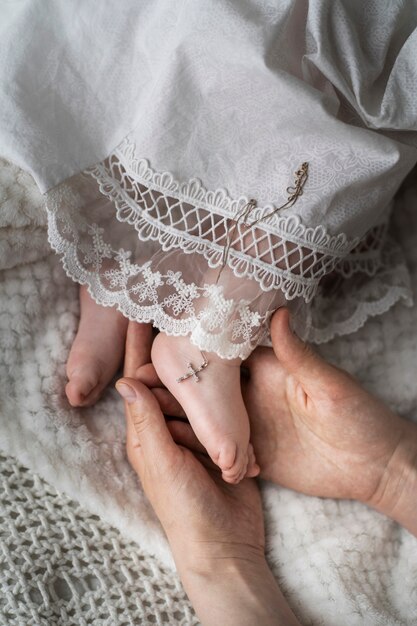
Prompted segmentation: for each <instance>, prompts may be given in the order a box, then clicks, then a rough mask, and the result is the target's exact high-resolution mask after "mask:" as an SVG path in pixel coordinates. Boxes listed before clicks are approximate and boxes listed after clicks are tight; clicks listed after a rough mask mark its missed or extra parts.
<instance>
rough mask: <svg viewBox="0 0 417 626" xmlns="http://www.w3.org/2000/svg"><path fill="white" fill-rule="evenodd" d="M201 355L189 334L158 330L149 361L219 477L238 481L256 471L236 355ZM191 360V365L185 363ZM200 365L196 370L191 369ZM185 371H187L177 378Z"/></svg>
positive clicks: (231, 481)
mask: <svg viewBox="0 0 417 626" xmlns="http://www.w3.org/2000/svg"><path fill="white" fill-rule="evenodd" d="M205 357H206V361H205V359H204V356H203V355H202V353H201V352H200V350H199V349H198V348H197V347H196V346H194V345H192V344H191V342H190V340H189V339H188V337H171V336H168V335H166V334H165V333H162V332H161V333H159V334H158V335H157V337H156V338H155V340H154V342H153V345H152V362H153V364H154V367H155V369H156V372H157V374H158V376H159V378H160V379H161V381H162V383H163V384H164V385H165V386H166V387H167V388H168V389H169V391H170V392H171V393H172V394H173V396H174V397H175V398H176V399H177V400H178V402H179V403H180V404H181V406H182V407H183V409H184V411H185V413H186V415H187V417H188V419H189V421H190V423H191V426H192V427H193V430H194V432H195V434H196V435H197V437H198V439H199V440H200V442H201V443H202V444H203V445H204V447H205V448H206V450H207V452H208V454H209V456H210V457H211V459H212V460H213V462H214V463H216V465H218V466H219V468H220V469H221V471H222V476H223V479H224V480H225V481H226V482H229V483H237V482H239V481H240V480H242V478H243V477H244V476H254V475H256V474H257V473H258V471H257V469H256V470H255V467H257V466H256V463H255V456H254V453H253V449H252V446H251V444H249V434H250V433H249V418H248V415H247V412H246V408H245V405H244V403H243V399H242V395H241V392H240V359H235V360H233V361H229V360H225V359H221V358H219V357H218V356H217V355H215V354H213V353H208V354H206V355H205ZM190 363H192V366H193V368H189V367H188V364H190ZM205 363H207V365H205ZM200 367H201V371H200V372H197V373H195V374H192V370H193V369H194V371H196V370H198V369H199V368H200ZM184 374H190V376H189V377H187V378H184V379H183V380H182V381H181V382H178V381H177V379H178V378H180V377H182V376H184ZM197 381H198V382H197Z"/></svg>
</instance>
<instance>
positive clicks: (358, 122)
mask: <svg viewBox="0 0 417 626" xmlns="http://www.w3.org/2000/svg"><path fill="white" fill-rule="evenodd" d="M2 18H3V23H4V28H3V30H2V38H0V59H6V60H7V63H3V64H2V65H1V64H0V112H1V113H0V115H1V122H2V123H1V124H0V145H2V149H3V150H4V152H3V154H4V155H5V156H7V157H8V158H10V159H11V160H13V161H14V162H16V163H19V164H20V165H21V166H22V167H24V168H25V169H26V170H28V171H29V172H31V173H32V174H33V176H34V178H35V180H36V181H37V182H38V185H39V186H40V188H41V190H42V191H48V195H49V206H50V215H49V223H50V240H51V243H52V245H53V246H54V247H55V249H57V250H58V251H59V252H60V253H61V254H62V255H63V257H64V263H65V267H66V270H67V273H68V274H69V275H71V276H72V277H73V278H75V279H76V280H78V281H79V282H83V283H87V284H88V285H89V289H90V292H91V293H92V294H93V296H94V297H95V298H96V299H97V301H98V302H100V303H102V304H104V305H115V306H118V307H119V309H120V310H122V311H123V312H124V314H125V315H127V316H129V317H131V318H133V319H137V320H139V321H140V320H142V321H147V320H149V321H153V322H154V323H155V324H156V325H158V326H159V327H160V328H161V329H162V330H165V331H166V332H168V333H173V334H190V336H191V339H192V341H194V343H196V344H197V345H199V346H200V347H201V348H202V349H206V350H214V351H216V352H218V354H220V355H221V356H224V357H226V358H232V357H235V356H240V357H245V356H247V355H248V353H249V352H250V351H251V350H252V349H253V347H254V346H255V345H257V344H258V343H259V342H260V341H262V339H263V337H264V335H265V332H266V328H267V322H268V319H269V316H270V314H271V312H272V311H273V310H274V309H276V308H277V307H278V306H280V305H282V304H283V303H284V302H286V301H289V302H290V303H291V307H292V308H294V309H296V310H297V315H298V317H299V319H300V320H301V319H304V320H308V319H313V318H314V317H315V316H314V315H313V314H310V313H309V312H308V306H310V305H309V302H310V301H312V299H313V297H314V295H315V293H316V292H317V290H318V285H319V283H322V279H323V278H324V277H325V276H326V275H331V274H332V273H333V272H334V271H338V272H339V273H344V274H345V275H349V276H350V275H352V274H353V273H354V272H355V273H358V271H357V270H359V269H361V270H362V269H364V270H365V272H366V273H367V274H369V275H375V272H377V271H378V266H380V265H381V259H380V258H379V255H380V252H379V250H380V249H381V245H379V246H378V245H375V246H374V247H373V246H372V240H373V239H375V241H379V242H380V244H381V243H382V233H383V227H384V225H385V224H386V222H387V220H388V214H389V206H390V201H391V199H392V197H393V196H394V194H395V193H396V191H397V189H398V187H399V185H400V184H401V181H402V180H403V179H404V178H405V176H406V175H407V173H408V172H409V171H410V169H411V168H412V167H413V165H414V164H415V163H416V161H417V149H416V146H417V138H416V133H415V131H416V128H417V97H416V92H415V85H416V84H417V0H405V1H402V0H401V1H400V0H398V1H397V0H395V1H394V2H393V1H392V0H382V1H381V0H370V1H369V2H367V3H363V2H362V1H361V0H335V1H334V2H329V3H323V2H322V1H321V0H309V1H308V2H305V1H304V0H284V1H283V2H280V3H276V6H273V5H272V4H271V3H270V2H268V1H266V0H248V1H247V2H245V3H242V2H241V1H240V0H227V1H225V2H217V1H216V2H214V1H213V2H204V3H203V2H194V1H193V0H182V2H181V3H180V5H177V4H176V3H172V2H169V0H156V1H155V2H153V3H152V9H150V8H149V3H148V2H146V1H145V0H126V1H125V2H124V4H123V11H118V10H117V11H115V10H114V6H113V4H112V3H101V5H100V8H99V9H98V8H97V6H96V5H95V3H90V2H85V3H82V6H81V5H80V6H78V5H77V7H76V8H75V5H74V6H73V5H72V3H68V2H67V1H66V0H54V1H52V0H45V1H44V2H41V1H40V0H34V2H33V3H27V4H25V5H24V6H20V5H19V6H18V7H16V6H15V5H14V3H6V7H5V8H4V15H3V16H2ZM110 24H111V36H109V25H110ZM27 32H30V33H31V37H30V38H28V37H27V36H26V35H27ZM45 40H47V41H48V42H49V44H48V50H47V51H45V45H44V42H45ZM34 81H36V88H33V83H34ZM123 138H124V139H123ZM145 159H146V160H145ZM303 162H308V163H309V178H308V180H307V183H306V186H305V188H304V193H303V195H302V196H301V197H300V198H299V199H298V200H297V202H296V203H295V204H294V205H293V206H292V207H291V208H289V209H288V210H286V211H285V212H282V213H278V214H275V215H274V216H272V217H268V215H269V212H270V209H271V207H277V206H279V205H282V204H283V202H285V200H286V196H285V189H286V188H287V187H288V186H289V185H291V184H293V172H294V171H295V170H296V169H297V168H298V167H299V166H300V164H301V163H303ZM80 172H84V174H82V175H80ZM167 172H170V173H167ZM77 176H78V178H77ZM64 181H67V183H65V182H64ZM200 181H202V182H200ZM62 185H64V187H62ZM251 198H254V199H255V200H256V203H257V207H258V208H257V209H255V210H254V211H253V212H252V217H250V219H252V222H251V223H252V224H253V223H254V222H253V221H254V220H256V219H257V218H260V219H261V220H262V221H261V222H259V223H257V224H256V226H253V225H252V227H251V226H250V225H249V226H245V225H244V224H239V225H238V226H237V227H236V229H235V230H234V234H235V241H234V243H233V245H232V247H231V249H230V252H229V255H228V258H227V267H226V268H225V269H224V270H223V271H222V272H221V276H220V278H219V269H220V265H221V257H222V251H223V250H224V247H225V244H226V243H227V235H226V233H227V232H228V231H229V230H230V228H232V230H233V221H234V218H236V216H237V215H238V214H239V209H240V208H241V207H242V205H243V204H244V202H245V201H246V200H248V199H251ZM249 221H250V220H249ZM378 233H380V234H378ZM352 251H354V253H353V256H352V257H349V256H348V255H349V254H350V253H351V252H352ZM371 257H372V258H371ZM344 258H345V259H346V260H345V261H343V259H344ZM350 284H351V285H352V286H353V283H352V282H350ZM398 297H399V296H398ZM303 302H304V303H306V304H305V305H302V303H303ZM301 305H302V306H301ZM307 305H308V306H307ZM312 306H314V305H312ZM342 327H343V328H346V329H348V330H349V328H350V329H351V330H352V329H354V325H352V326H350V327H349V325H348V324H343V325H342V324H339V325H338V330H337V332H341V329H342ZM302 334H303V336H309V334H310V335H311V336H314V333H310V331H309V329H308V328H304V329H303V331H302ZM324 334H327V335H328V336H330V335H331V334H332V331H331V329H330V330H328V331H326V332H325V333H324ZM323 336H324V335H323Z"/></svg>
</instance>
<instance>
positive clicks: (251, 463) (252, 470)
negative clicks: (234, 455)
mask: <svg viewBox="0 0 417 626" xmlns="http://www.w3.org/2000/svg"><path fill="white" fill-rule="evenodd" d="M259 472H260V467H259V465H258V464H257V462H256V457H255V452H254V449H253V446H252V444H251V443H250V444H249V446H248V466H247V469H246V474H245V476H246V478H255V476H258V475H259Z"/></svg>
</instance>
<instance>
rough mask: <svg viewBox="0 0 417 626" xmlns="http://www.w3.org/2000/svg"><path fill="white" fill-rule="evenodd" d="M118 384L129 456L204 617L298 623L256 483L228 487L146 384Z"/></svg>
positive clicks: (245, 623)
mask: <svg viewBox="0 0 417 626" xmlns="http://www.w3.org/2000/svg"><path fill="white" fill-rule="evenodd" d="M140 332H141V333H143V332H144V330H143V329H140ZM145 332H146V331H145ZM131 365H133V361H131ZM132 369H133V368H132ZM117 389H118V391H119V393H120V394H121V395H122V396H123V397H124V399H125V400H126V417H127V453H128V458H129V461H130V463H131V465H132V467H133V468H134V469H135V471H136V472H137V473H138V475H139V477H140V480H141V483H142V487H143V489H144V491H145V493H146V495H147V496H148V498H149V500H150V502H151V504H152V506H153V508H154V510H155V512H156V514H157V516H158V518H159V520H160V521H161V523H162V526H163V528H164V530H165V532H166V535H167V538H168V540H169V543H170V546H171V549H172V552H173V556H174V559H175V563H176V566H177V569H178V572H179V575H180V577H181V580H182V582H183V584H184V587H185V590H186V592H187V594H188V596H189V598H190V600H191V602H192V604H193V606H194V608H195V610H196V612H197V614H198V616H199V618H200V620H201V622H202V623H203V624H204V625H205V626H209V625H211V624H213V625H216V626H217V624H228V626H234V625H236V626H238V625H239V626H252V625H253V624H255V623H259V624H262V625H263V626H268V625H271V626H274V625H275V626H279V625H285V626H296V625H297V624H298V621H297V620H296V618H295V617H294V615H293V613H292V611H291V610H290V608H289V607H288V605H287V604H286V601H285V599H284V597H283V596H282V594H281V592H280V590H279V588H278V586H277V584H276V581H275V580H274V578H273V575H272V573H271V571H270V569H269V567H268V565H267V563H266V560H265V555H264V547H265V535H264V527H263V516H262V507H261V500H260V494H259V490H258V488H257V485H256V483H255V481H254V480H252V479H247V478H246V479H244V480H243V481H241V482H240V483H239V484H238V485H229V484H227V483H226V482H225V481H224V480H223V479H222V478H221V474H220V472H219V469H218V467H217V466H216V465H214V463H213V462H212V461H211V460H210V459H209V458H208V456H207V455H206V454H204V453H202V452H196V453H192V452H191V451H190V450H187V449H186V448H184V447H182V446H179V445H177V444H176V443H174V441H173V439H172V437H171V434H170V432H169V429H168V427H167V424H166V422H165V418H164V416H163V414H162V411H161V409H160V407H159V404H158V402H157V400H156V398H155V396H154V395H153V394H152V393H151V391H150V390H149V389H148V388H147V387H146V386H145V385H143V384H142V383H140V382H139V381H137V380H134V379H132V378H123V379H121V380H119V381H118V383H117Z"/></svg>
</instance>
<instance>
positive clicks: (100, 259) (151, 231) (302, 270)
mask: <svg viewBox="0 0 417 626" xmlns="http://www.w3.org/2000/svg"><path fill="white" fill-rule="evenodd" d="M247 202H248V198H246V197H242V198H239V199H238V200H233V199H232V198H230V197H229V196H228V195H227V193H226V192H225V190H222V189H220V190H216V191H210V190H206V189H204V187H203V186H202V184H201V182H200V181H199V180H197V179H193V180H191V181H189V182H187V183H179V182H177V181H175V180H174V178H173V176H172V175H171V174H169V173H168V172H163V173H160V172H155V171H153V170H152V169H151V167H150V166H149V164H148V163H147V161H146V160H144V159H138V158H137V157H136V155H135V150H134V146H133V145H132V143H131V142H130V141H129V140H128V139H127V140H125V141H123V142H122V144H121V146H120V147H119V148H118V149H117V150H116V151H115V153H113V154H112V155H110V157H109V158H108V159H106V160H105V161H104V162H103V163H99V164H97V165H96V166H95V167H93V168H91V169H89V170H87V171H86V172H84V173H83V174H81V175H80V176H76V177H73V178H72V179H71V180H69V181H67V182H66V183H64V184H63V185H61V186H58V187H57V188H56V189H54V190H52V191H50V192H49V193H48V194H47V206H48V218H49V219H48V223H49V241H50V243H51V245H52V247H53V248H54V249H55V250H56V251H57V252H58V253H60V254H62V257H63V263H64V267H65V269H66V272H67V274H68V275H69V276H70V277H71V278H73V279H74V280H76V281H78V282H80V283H84V284H87V285H88V287H89V291H90V293H91V294H92V296H93V297H94V298H95V299H96V300H97V302H99V303H100V304H102V305H104V306H117V308H118V309H119V310H120V311H122V313H123V314H124V315H126V316H127V317H129V319H133V320H136V321H140V322H153V323H154V324H155V325H156V326H158V328H160V329H161V330H163V331H164V332H166V333H168V334H173V335H186V334H189V335H190V337H191V340H192V341H193V342H194V343H195V344H196V345H198V347H199V348H200V349H202V350H207V351H213V352H217V353H218V354H219V355H220V356H222V357H224V358H235V357H240V358H246V357H247V356H248V355H249V354H250V352H251V351H252V350H253V348H254V347H255V346H256V345H257V344H258V343H260V342H262V341H263V342H264V343H265V341H266V342H267V338H266V337H267V322H268V319H269V317H270V315H271V314H272V312H273V311H274V310H276V309H277V308H278V306H280V305H282V304H284V303H287V301H292V300H296V305H295V307H293V308H294V312H295V315H294V324H295V326H296V328H297V330H298V332H299V333H300V335H301V336H303V337H304V338H309V339H310V340H311V341H315V342H321V341H327V340H329V339H330V338H332V337H333V336H334V335H335V334H341V333H348V332H352V331H354V330H356V329H357V328H358V326H360V325H362V324H363V323H364V321H365V319H366V317H368V315H373V314H376V311H377V310H379V312H380V313H382V312H384V311H385V310H386V309H387V308H389V306H390V305H392V304H394V303H395V302H397V300H399V299H400V298H407V297H409V287H408V286H407V278H406V276H407V273H406V270H405V269H404V268H403V267H402V261H401V259H400V258H399V255H398V251H397V254H396V255H395V256H393V254H391V260H390V262H389V263H388V267H389V268H390V271H393V273H394V275H395V276H397V277H401V280H400V281H399V282H400V283H401V284H400V285H399V288H398V289H397V290H395V289H391V290H390V295H389V297H388V296H387V294H385V293H384V294H383V295H382V293H381V294H380V298H379V300H378V299H377V301H378V303H379V304H378V303H375V302H373V303H372V306H371V303H368V304H369V306H368V312H367V314H366V315H364V314H365V310H364V309H365V306H364V304H363V303H362V302H361V304H360V306H354V303H355V302H357V301H355V297H353V298H351V297H350V294H349V292H348V291H347V290H346V288H345V289H344V290H343V296H344V298H343V300H344V299H345V297H347V301H348V302H350V304H349V305H348V306H347V307H346V305H345V304H344V305H343V306H339V307H338V306H337V302H338V299H340V297H339V296H340V293H339V294H338V292H336V298H335V297H334V296H335V293H334V292H335V280H333V285H332V293H331V294H330V295H327V298H326V300H325V301H324V300H323V302H322V304H321V306H317V305H314V306H312V307H308V308H306V307H305V306H300V300H301V299H302V300H303V301H304V302H305V303H307V304H308V303H310V302H311V300H312V299H313V297H314V295H315V294H316V292H317V290H318V287H319V283H320V280H321V279H323V278H324V277H326V276H327V275H328V274H329V273H331V272H333V271H334V272H336V273H337V274H338V275H339V276H343V277H344V278H345V279H349V278H351V277H352V275H355V274H357V273H360V274H361V275H363V274H365V275H366V276H367V277H370V276H375V274H376V273H377V272H378V270H381V269H382V267H384V269H385V270H386V269H387V254H385V256H384V259H383V256H382V250H383V246H384V243H385V239H386V223H382V224H379V225H377V226H375V227H374V228H373V229H371V230H370V231H369V232H368V233H367V235H366V237H365V238H364V239H363V240H362V241H360V240H359V238H356V239H350V240H349V238H348V237H347V236H346V235H344V234H339V235H335V236H332V235H330V234H329V233H328V232H327V230H326V229H325V228H324V227H323V226H317V227H315V228H311V227H306V226H305V225H304V224H303V223H302V221H301V219H300V217H299V216H297V215H295V214H293V213H291V214H286V213H285V212H284V213H282V214H281V213H279V212H278V213H275V214H273V215H271V213H272V212H273V210H274V207H273V206H271V205H268V206H265V207H257V208H256V209H255V210H254V211H253V213H251V214H250V216H249V218H248V222H249V224H248V225H246V224H243V223H239V222H238V221H237V216H238V215H239V214H240V213H241V210H242V207H243V206H245V205H246V204H247ZM86 203H87V206H86ZM264 215H267V216H268V217H266V218H265V219H262V218H263V216H264ZM255 221H256V226H252V227H251V225H250V224H251V222H255ZM233 224H235V227H233V226H232V225H233ZM231 232H233V237H231V236H230V233H231ZM229 241H230V243H231V245H230V246H229V247H228V255H227V265H226V266H223V259H224V257H223V255H224V251H225V248H226V246H227V244H228V242H229ZM141 242H144V244H145V245H142V243H141ZM391 247H392V244H391ZM394 261H395V262H394ZM400 268H401V269H400ZM348 282H349V286H350V288H351V290H352V293H354V292H355V290H357V288H358V284H359V285H361V293H362V296H361V298H364V299H366V298H367V297H368V296H364V295H363V294H364V292H366V287H364V286H363V282H364V281H363V276H362V277H361V278H360V282H359V283H356V282H355V280H350V281H348ZM386 282H387V283H389V284H390V285H391V286H392V282H393V281H392V279H390V280H387V281H386ZM382 284H383V283H382ZM321 291H323V292H324V296H326V288H324V289H323V288H322V289H321ZM380 291H381V289H380ZM373 293H375V285H374V286H373ZM361 298H359V300H361ZM333 301H335V302H333ZM323 303H324V304H323ZM330 303H331V304H332V305H334V306H332V307H330V311H334V315H333V313H332V312H331V313H330V315H329V313H328V311H329V306H328V305H329V304H330ZM378 307H379V308H378ZM321 308H323V309H325V310H326V311H327V313H326V319H327V323H326V324H325V325H323V318H322V317H321V315H320V309H321Z"/></svg>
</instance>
